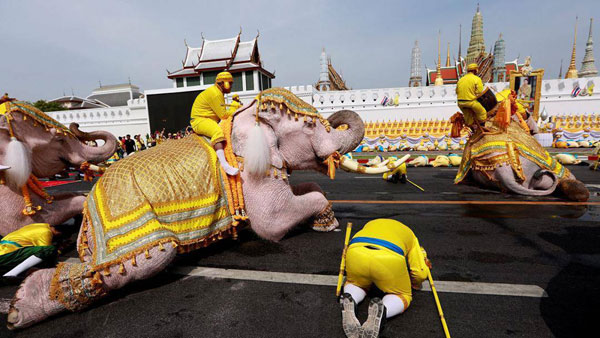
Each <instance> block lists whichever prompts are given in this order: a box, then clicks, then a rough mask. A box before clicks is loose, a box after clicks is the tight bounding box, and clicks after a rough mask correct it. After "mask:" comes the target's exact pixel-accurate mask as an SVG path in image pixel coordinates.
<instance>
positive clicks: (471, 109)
mask: <svg viewBox="0 0 600 338" xmlns="http://www.w3.org/2000/svg"><path fill="white" fill-rule="evenodd" d="M458 108H460V110H461V111H462V112H463V116H464V117H465V124H466V125H467V126H470V125H472V124H473V123H475V121H477V122H483V121H485V120H486V119H487V111H486V110H485V108H483V106H482V105H481V103H479V102H478V101H477V100H473V101H458Z"/></svg>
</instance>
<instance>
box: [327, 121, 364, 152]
mask: <svg viewBox="0 0 600 338" xmlns="http://www.w3.org/2000/svg"><path fill="white" fill-rule="evenodd" d="M327 120H328V121H329V124H330V125H331V127H332V128H334V130H332V133H334V135H336V136H337V139H338V143H339V148H338V149H339V150H338V151H339V153H340V154H345V153H347V152H349V151H352V150H354V149H355V148H356V147H357V146H358V145H359V144H360V142H361V141H362V139H363V137H364V136H365V125H364V123H363V121H362V119H361V118H360V116H358V114H357V113H355V112H353V111H351V110H340V111H338V112H336V113H334V114H333V115H331V116H329V118H328V119H327ZM341 125H347V126H348V128H347V129H346V130H337V129H335V128H337V127H339V126H341Z"/></svg>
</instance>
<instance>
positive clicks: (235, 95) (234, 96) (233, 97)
mask: <svg viewBox="0 0 600 338" xmlns="http://www.w3.org/2000/svg"><path fill="white" fill-rule="evenodd" d="M231 98H232V99H239V98H240V96H239V95H238V94H233V95H232V96H231Z"/></svg>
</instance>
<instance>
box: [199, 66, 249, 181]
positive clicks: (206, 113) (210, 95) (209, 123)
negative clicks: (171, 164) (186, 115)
mask: <svg viewBox="0 0 600 338" xmlns="http://www.w3.org/2000/svg"><path fill="white" fill-rule="evenodd" d="M232 83H233V77H232V76H231V74H230V73H229V72H221V73H219V74H218V75H217V79H216V81H215V84H214V85H212V86H210V87H208V88H206V89H205V90H204V91H203V92H202V93H200V94H198V96H197V97H196V100H194V104H193V105H192V112H191V114H190V120H191V121H190V123H191V125H192V129H193V130H194V132H195V133H196V134H198V135H203V136H206V137H209V138H210V143H211V145H212V146H213V147H214V148H215V151H216V152H217V157H218V158H219V162H220V163H221V166H222V167H223V169H224V170H225V172H227V174H229V175H237V173H238V169H236V168H233V167H232V166H231V165H229V163H228V162H227V160H226V159H225V153H224V152H223V143H224V142H225V135H223V130H222V129H221V127H220V126H219V122H220V121H221V120H223V119H226V118H228V117H230V116H231V115H232V114H233V113H234V112H235V111H236V110H237V109H238V108H239V107H240V106H241V104H240V102H239V101H236V100H233V101H232V102H231V104H230V105H229V107H228V108H227V105H225V96H224V94H227V93H230V92H231V84H232ZM238 98H239V97H238Z"/></svg>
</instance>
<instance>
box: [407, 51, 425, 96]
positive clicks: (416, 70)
mask: <svg viewBox="0 0 600 338" xmlns="http://www.w3.org/2000/svg"><path fill="white" fill-rule="evenodd" d="M422 81H423V78H422V77H421V49H420V48H419V41H415V46H414V47H413V49H412V55H411V58H410V79H409V80H408V86H409V87H420V86H421V82H422Z"/></svg>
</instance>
